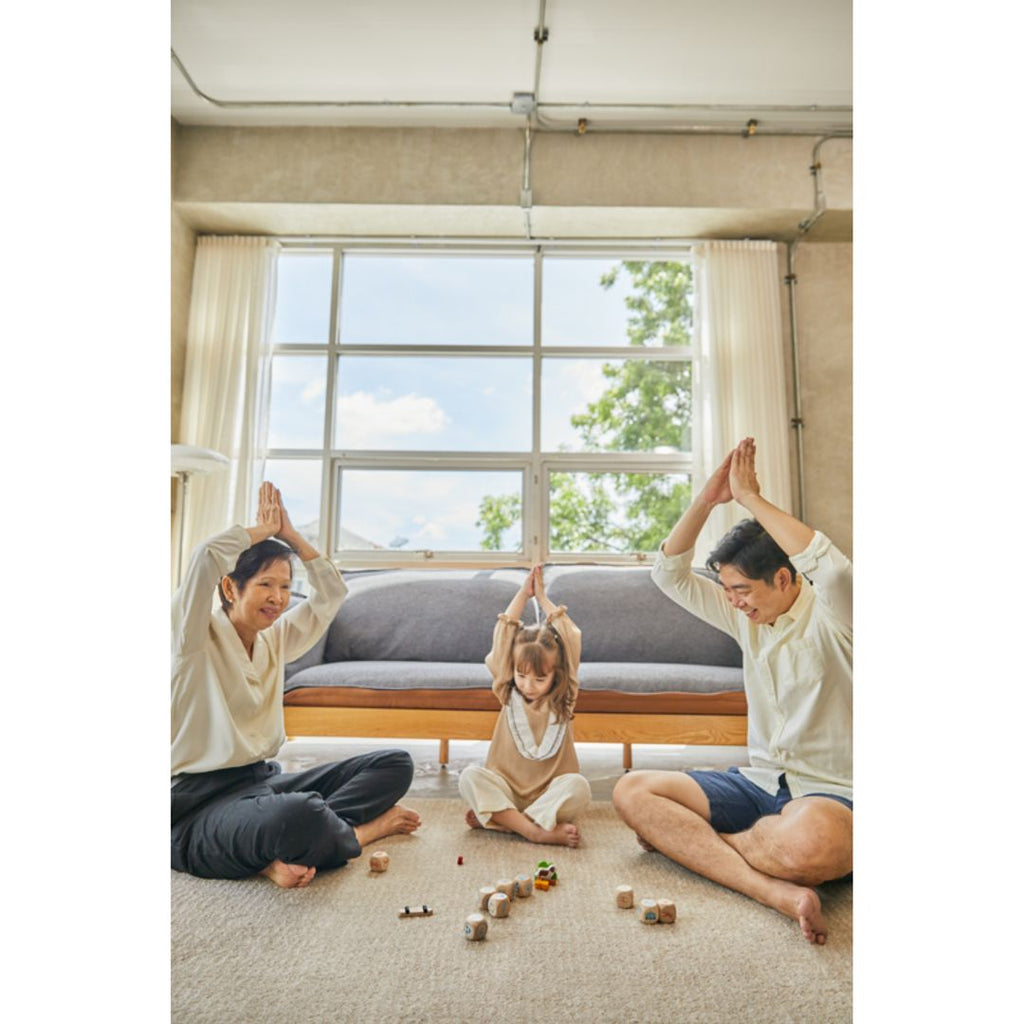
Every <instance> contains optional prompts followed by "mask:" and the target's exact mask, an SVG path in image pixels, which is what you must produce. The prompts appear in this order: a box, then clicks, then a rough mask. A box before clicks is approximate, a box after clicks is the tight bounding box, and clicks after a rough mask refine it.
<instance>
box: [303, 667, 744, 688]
mask: <svg viewBox="0 0 1024 1024" xmlns="http://www.w3.org/2000/svg"><path fill="white" fill-rule="evenodd" d="M305 686H316V687H320V686H340V687H344V686H352V687H365V688H368V689H373V690H419V689H424V690H440V689H445V690H472V689H485V690H489V689H490V688H491V676H490V673H489V672H488V671H487V669H486V668H485V667H484V666H483V664H482V663H481V664H468V663H466V662H438V661H428V662H423V661H339V662H334V663H332V664H327V665H313V666H311V667H309V668H306V669H303V670H302V671H301V672H297V673H295V674H294V675H293V676H292V677H291V678H290V679H289V680H288V682H287V684H286V685H285V692H286V693H287V692H288V691H290V690H296V689H300V688H302V687H305ZM580 686H581V687H582V688H583V689H585V690H626V691H627V692H629V693H726V692H730V691H740V690H742V689H743V672H742V671H741V670H740V669H738V668H722V667H720V666H716V665H659V664H637V663H629V662H607V663H603V664H602V663H596V664H586V663H584V664H583V665H581V666H580Z"/></svg>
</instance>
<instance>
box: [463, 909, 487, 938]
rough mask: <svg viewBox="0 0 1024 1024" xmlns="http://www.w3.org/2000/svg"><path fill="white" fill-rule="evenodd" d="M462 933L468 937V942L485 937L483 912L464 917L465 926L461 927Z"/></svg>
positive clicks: (485, 925) (485, 919) (485, 921)
mask: <svg viewBox="0 0 1024 1024" xmlns="http://www.w3.org/2000/svg"><path fill="white" fill-rule="evenodd" d="M462 934H463V935H465V936H466V938H467V939H469V941H470V942H479V941H480V940H481V939H486V938H487V918H485V917H484V915H483V914H470V915H469V917H467V918H466V924H465V927H464V928H463V929H462Z"/></svg>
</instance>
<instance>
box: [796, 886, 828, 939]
mask: <svg viewBox="0 0 1024 1024" xmlns="http://www.w3.org/2000/svg"><path fill="white" fill-rule="evenodd" d="M793 909H794V911H795V913H793V914H791V915H790V916H791V917H792V918H793V919H794V920H795V921H796V922H797V923H798V924H799V925H800V930H801V931H802V932H803V933H804V938H805V939H806V940H807V941H808V942H811V943H815V944H817V945H819V946H824V945H825V939H826V938H827V937H828V928H827V927H826V925H825V917H824V915H823V914H822V912H821V900H820V899H819V898H818V894H817V893H816V892H815V891H814V890H813V889H803V890H801V892H800V895H799V896H798V897H797V899H796V903H795V904H794V907H793Z"/></svg>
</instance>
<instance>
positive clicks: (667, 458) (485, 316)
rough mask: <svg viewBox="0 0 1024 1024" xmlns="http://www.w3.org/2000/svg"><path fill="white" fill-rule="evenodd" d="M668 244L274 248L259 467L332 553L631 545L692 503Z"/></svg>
mask: <svg viewBox="0 0 1024 1024" xmlns="http://www.w3.org/2000/svg"><path fill="white" fill-rule="evenodd" d="M693 308H694V288H693V273H692V266H691V263H690V261H689V257H688V255H687V253H686V252H684V251H675V252H661V251H658V252H650V251H647V252H641V251H630V250H625V249H620V250H619V251H605V250H602V251H597V250H587V251H583V252H580V251H571V250H569V249H566V248H564V247H557V246H542V247H539V248H538V247H536V246H533V247H530V248H521V249H518V250H510V249H508V248H503V249H501V250H498V251H486V250H483V249H481V250H479V251H469V252H467V251H466V250H465V249H462V250H460V251H453V250H448V249H444V248H440V247H439V248H433V249H424V248H420V249H417V250H416V251H415V252H409V251H408V250H404V251H403V250H399V249H397V248H388V247H379V248H373V249H367V248H354V247H350V246H347V245H340V244H339V245H321V246H315V247H314V246H305V247H301V248H300V247H291V246H286V247H284V248H283V249H282V252H281V255H280V257H279V267H278V284H277V299H276V309H275V317H274V326H273V334H272V341H273V357H272V365H271V388H270V406H271V407H270V423H269V435H268V445H269V451H268V453H267V463H266V472H265V476H266V477H267V478H268V479H272V480H274V481H275V483H277V484H278V485H279V486H280V487H281V489H282V492H283V493H284V494H285V496H286V498H287V499H288V503H289V508H290V511H291V513H292V518H293V520H294V521H295V525H296V527H297V528H298V529H299V530H300V531H301V532H302V533H304V534H305V535H306V536H308V537H309V538H310V539H311V540H313V541H314V542H315V543H316V544H318V545H319V546H320V547H321V549H322V550H328V551H330V553H331V555H332V556H333V557H334V558H335V559H336V560H337V561H339V562H340V563H342V564H344V565H345V566H347V567H359V566H375V565H408V564H414V565H415V564H437V565H440V564H468V563H475V564H482V565H486V564H498V563H501V564H506V565H507V564H524V565H525V564H529V563H531V562H536V561H559V560H565V561H568V560H573V559H580V558H586V559H588V560H599V561H609V562H614V561H624V560H631V561H635V560H641V561H642V560H644V559H646V558H647V557H649V555H650V554H651V553H652V552H654V551H655V550H656V548H657V545H658V543H659V542H660V541H661V540H662V539H663V538H664V536H665V534H666V533H667V532H668V530H669V529H671V527H672V524H673V523H674V522H675V521H676V519H677V518H678V516H679V514H680V512H681V511H682V509H683V508H685V506H686V504H687V503H688V502H689V497H690V471H691V466H692V458H691V449H692V440H691V437H692V434H691V411H692V409H693V408H694V405H695V401H696V396H695V393H694V381H693V373H692V352H691V344H692V335H693V330H694V326H693V325H694V316H693Z"/></svg>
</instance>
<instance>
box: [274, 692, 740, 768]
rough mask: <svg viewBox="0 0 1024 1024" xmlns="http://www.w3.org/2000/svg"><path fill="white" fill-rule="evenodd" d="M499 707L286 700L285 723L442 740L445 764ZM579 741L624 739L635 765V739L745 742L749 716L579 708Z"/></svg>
mask: <svg viewBox="0 0 1024 1024" xmlns="http://www.w3.org/2000/svg"><path fill="white" fill-rule="evenodd" d="M497 717H498V712H497V711H459V710H451V709H434V708H380V707H370V708H368V707H303V706H295V705H287V704H286V705H285V708H284V728H285V733H286V735H287V736H288V738H289V739H294V738H296V737H299V736H351V737H359V738H367V737H389V738H390V737H402V738H404V739H427V740H440V744H441V747H440V757H439V759H438V760H439V762H440V763H441V764H447V763H448V741H449V740H489V739H490V738H491V735H492V734H493V732H494V723H495V720H496V719H497ZM572 724H573V733H574V735H575V738H576V742H577V743H621V744H622V767H623V768H625V769H626V770H627V771H628V770H629V769H630V768H632V767H633V749H632V747H633V744H634V743H672V744H684V743H686V744H698V745H709V744H713V745H721V746H745V745H746V742H747V716H746V715H687V714H637V713H632V712H631V713H615V712H586V711H584V712H577V713H576V716H575V717H574V718H573V723H572Z"/></svg>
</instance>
